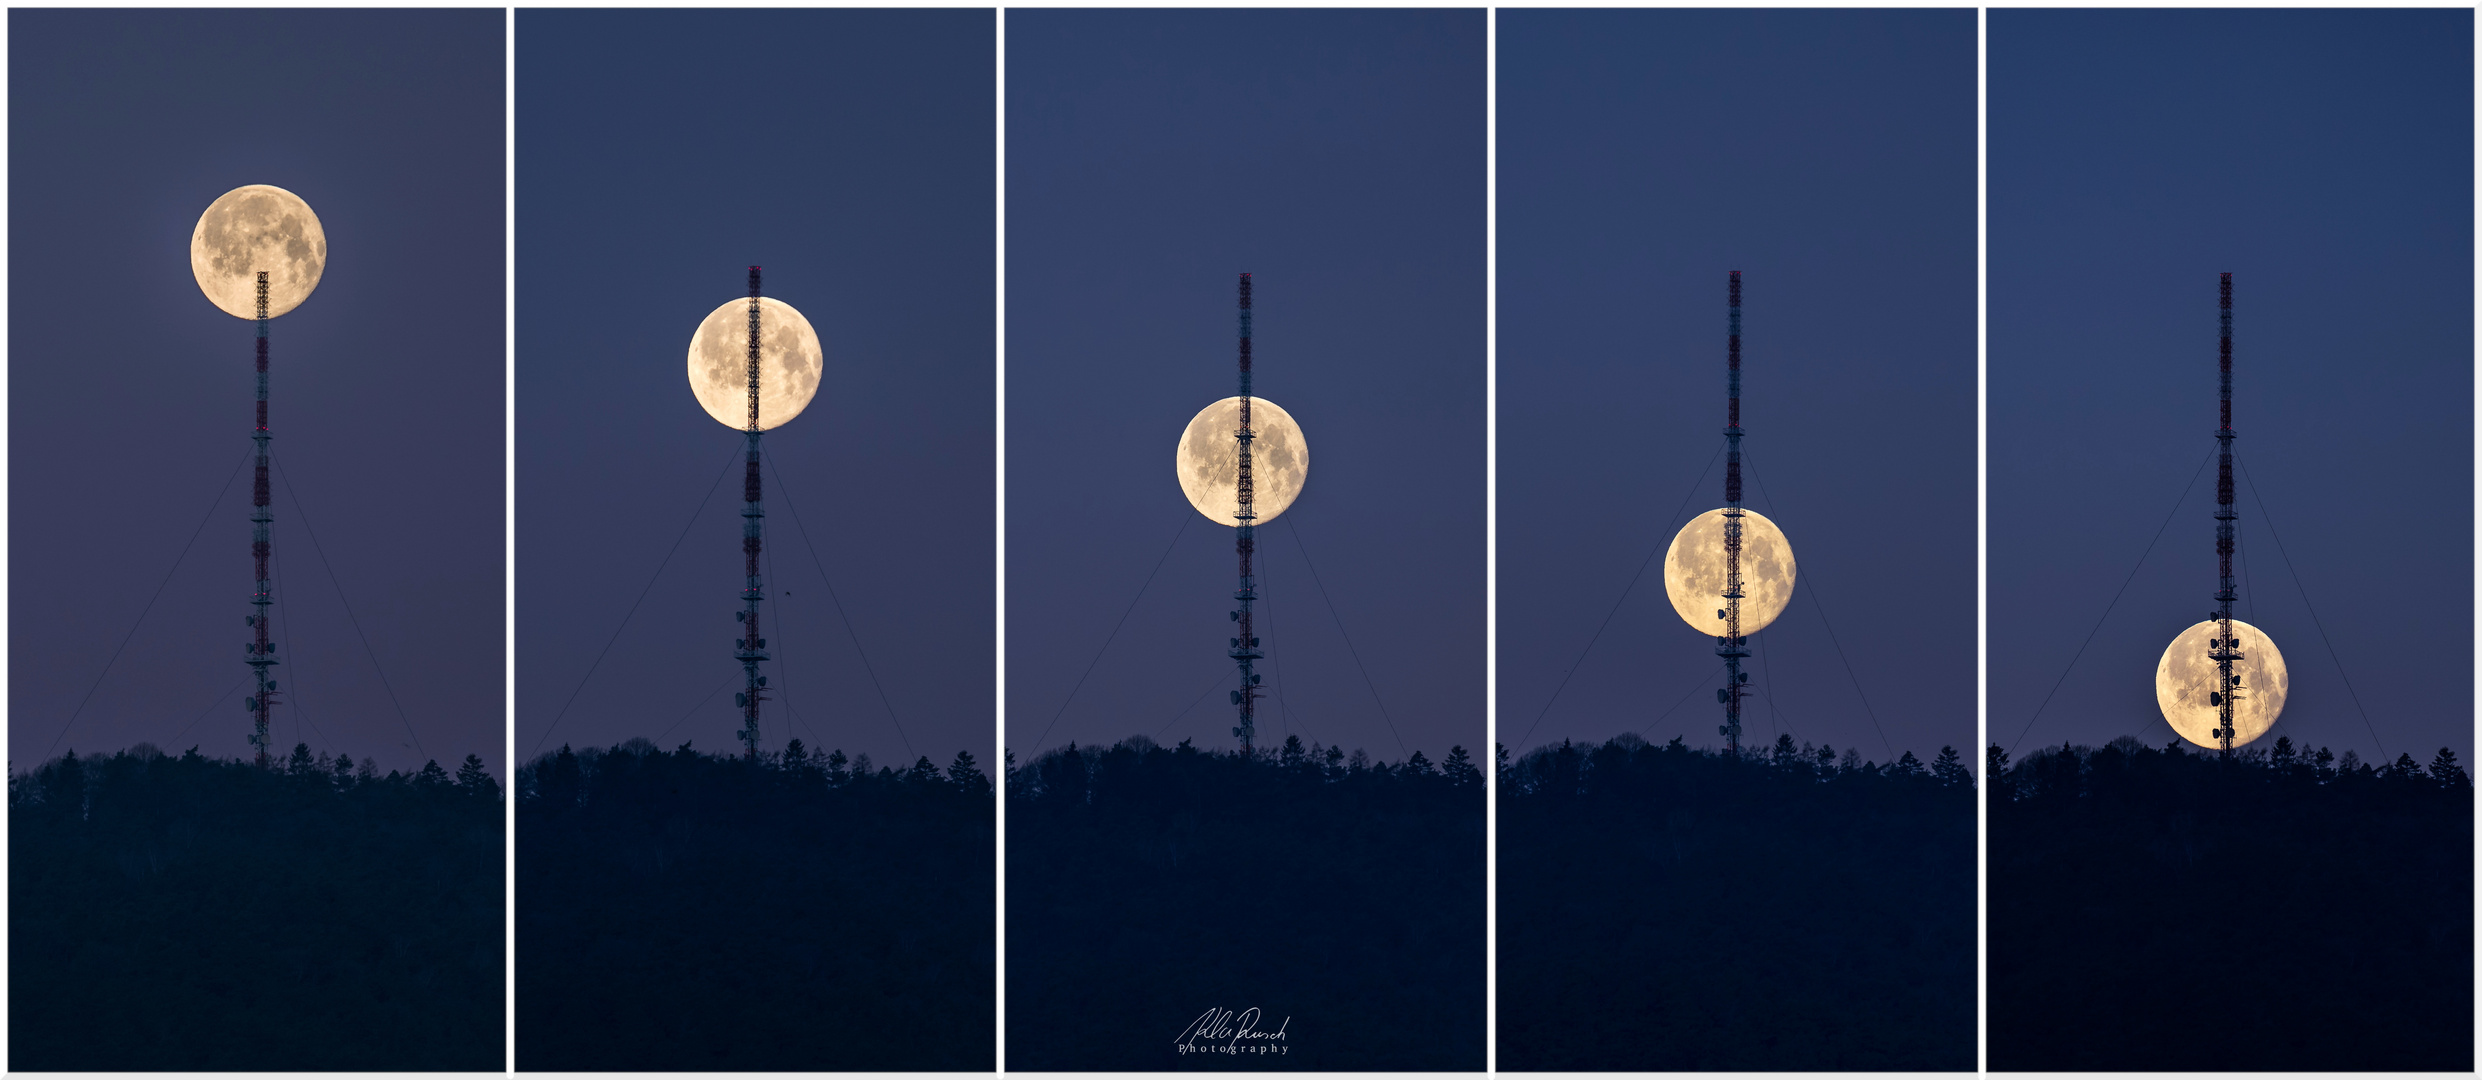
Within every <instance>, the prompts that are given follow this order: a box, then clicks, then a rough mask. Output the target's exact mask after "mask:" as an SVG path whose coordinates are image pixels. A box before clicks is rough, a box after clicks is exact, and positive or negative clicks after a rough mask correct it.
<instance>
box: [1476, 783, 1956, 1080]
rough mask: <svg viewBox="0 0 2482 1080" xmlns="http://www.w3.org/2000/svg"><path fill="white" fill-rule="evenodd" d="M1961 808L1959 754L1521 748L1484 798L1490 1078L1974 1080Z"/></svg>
mask: <svg viewBox="0 0 2482 1080" xmlns="http://www.w3.org/2000/svg"><path fill="white" fill-rule="evenodd" d="M1973 797H1974V793H1973V788H1972V784H1971V776H1970V773H1969V772H1968V770H1967V768H1966V767H1965V766H1964V765H1963V764H1962V763H1961V762H1959V761H1958V760H1957V759H1956V758H1955V756H1954V755H1953V754H1947V755H1943V756H1942V757H1941V758H1940V759H1939V761H1938V762H1937V763H1936V764H1935V765H1934V766H1933V767H1931V768H1925V767H1923V766H1922V765H1921V764H1920V763H1919V762H1918V761H1917V760H1916V759H1915V758H1914V757H1913V755H1912V754H1910V753H1907V754H1906V755H1904V757H1903V758H1901V759H1899V762H1898V763H1897V764H1895V765H1889V766H1870V765H1868V764H1866V763H1863V762H1861V761H1859V760H1858V758H1847V759H1846V760H1845V761H1844V762H1843V763H1838V762H1837V761H1836V760H1835V757H1834V755H1833V754H1832V753H1828V754H1825V755H1820V754H1818V753H1817V752H1815V751H1812V750H1810V749H1809V748H1807V747H1795V746H1794V745H1793V744H1792V742H1791V740H1790V737H1785V738H1784V739H1783V740H1782V741H1781V742H1779V743H1778V744H1777V747H1776V749H1775V750H1774V751H1773V752H1772V753H1769V754H1763V755H1762V754H1759V753H1755V752H1752V753H1750V754H1748V755H1747V756H1745V757H1743V758H1739V759H1735V758H1731V757H1727V756H1725V755H1723V754H1720V753H1715V752H1709V751H1703V750H1696V749H1691V748H1689V747H1686V746H1683V745H1681V743H1680V742H1679V741H1678V740H1674V741H1673V742H1672V743H1671V744H1670V745H1668V746H1662V747H1657V746H1652V745H1649V744H1647V743H1646V742H1645V741H1643V740H1641V739H1638V738H1636V737H1635V736H1626V735H1624V736H1622V737H1621V738H1619V739H1615V740H1613V741H1612V742H1609V743H1605V744H1602V745H1600V746H1595V745H1586V746H1570V745H1567V744H1565V743H1564V744H1562V745H1560V746H1557V747H1546V748H1543V749H1541V750H1538V751H1536V752H1534V753H1531V754H1528V755H1526V757H1525V758H1524V759H1523V760H1522V761H1520V762H1518V763H1516V764H1515V765H1514V766H1512V767H1509V768H1507V769H1505V770H1504V771H1503V773H1502V777H1501V787H1500V807H1499V813H1500V829H1499V862H1500V872H1499V898H1500V902H1499V1066H1500V1068H1502V1069H1506V1070H1522V1071H1544V1070H1561V1071H1569V1070H1620V1069H1625V1070H1726V1069H1733V1070H1741V1069H1763V1070H1770V1071H1808V1070H1830V1069H1833V1070H1854V1069H1871V1070H1931V1069H1965V1070H1970V1069H1972V1068H1973V1067H1974V938H1975V925H1974V923H1975V920H1974V816H1975V815H1974V805H1973Z"/></svg>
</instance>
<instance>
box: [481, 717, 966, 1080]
mask: <svg viewBox="0 0 2482 1080" xmlns="http://www.w3.org/2000/svg"><path fill="white" fill-rule="evenodd" d="M516 791H517V797H518V802H517V829H518V836H519V838H520V840H521V841H522V842H523V843H524V845H525V846H524V848H523V850H524V851H525V853H526V854H525V857H524V858H522V859H520V860H519V863H518V874H519V881H518V894H517V895H518V912H517V914H518V938H519V940H520V941H522V942H525V943H526V945H525V948H526V953H525V956H526V959H525V962H523V963H521V964H519V965H518V969H517V977H518V1010H519V1021H520V1022H519V1025H518V1045H517V1061H518V1067H519V1068H521V1069H526V1070H529V1071H533V1070H562V1071H566V1070H578V1071H618V1070H632V1071H634V1070H648V1069H654V1070H715V1071H786V1070H897V1069H944V1070H960V1071H969V1070H987V1069H989V1068H990V1067H991V1063H992V1060H993V1043H992V1020H991V1018H992V1015H993V1011H994V1008H995V1000H994V997H993V987H992V951H993V936H992V908H993V905H994V903H995V900H996V897H995V895H994V891H993V881H992V872H991V866H992V857H993V807H992V802H991V799H992V789H991V781H990V779H989V777H987V776H985V775H984V774H983V773H982V771H981V770H980V769H979V768H977V767H976V765H975V762H974V758H973V755H971V754H968V753H959V754H958V755H957V756H956V758H955V759H954V760H953V761H951V762H950V763H949V766H948V768H947V769H946V770H945V771H943V770H941V769H939V768H937V767H935V766H933V765H932V764H931V761H930V758H929V757H927V756H923V757H919V758H917V759H916V760H915V762H914V763H913V764H912V765H910V766H908V767H906V768H904V769H903V770H901V771H899V770H896V769H877V770H874V769H873V768H872V767H871V765H870V763H869V759H868V758H867V757H859V756H857V757H856V758H854V759H851V760H848V759H847V758H846V757H845V754H844V752H843V751H842V750H840V749H839V750H831V751H830V752H829V753H828V755H827V756H826V758H825V760H824V767H821V766H820V763H819V759H816V758H814V757H813V756H812V755H811V752H810V751H809V749H808V748H806V747H804V748H801V749H800V750H799V752H796V749H795V744H793V743H791V742H789V741H788V742H787V744H786V746H785V750H784V752H783V753H781V754H762V755H760V756H759V758H758V759H757V760H756V761H754V762H753V761H749V760H745V759H744V758H743V757H741V756H739V755H729V756H710V755H706V754H700V753H697V752H695V751H693V750H692V749H690V747H689V746H688V744H686V743H684V744H683V745H682V746H681V747H680V748H679V749H677V750H675V751H673V752H671V753H666V752H664V751H661V750H659V749H657V748H656V747H655V746H654V745H653V744H652V743H649V742H646V741H645V740H635V739H633V740H631V741H629V742H627V743H623V744H621V745H620V746H615V747H611V748H608V749H598V748H588V749H586V750H583V751H573V750H571V749H570V748H569V747H565V746H564V747H562V748H561V749H560V750H559V751H558V752H556V753H553V754H546V755H544V756H542V757H539V758H537V759H536V760H535V761H533V762H531V763H529V764H527V765H526V766H525V767H523V768H521V769H519V770H518V775H517V782H516Z"/></svg>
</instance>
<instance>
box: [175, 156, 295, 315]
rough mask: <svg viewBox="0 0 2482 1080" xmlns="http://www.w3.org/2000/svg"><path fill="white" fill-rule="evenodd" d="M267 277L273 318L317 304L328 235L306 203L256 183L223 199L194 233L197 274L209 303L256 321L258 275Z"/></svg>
mask: <svg viewBox="0 0 2482 1080" xmlns="http://www.w3.org/2000/svg"><path fill="white" fill-rule="evenodd" d="M261 270H265V271H267V316H268V317H269V318H271V319H272V318H274V317H276V316H278V315H282V314H284V313H285V312H288V311H291V310H293V309H294V308H297V307H300V306H301V303H302V301H304V300H307V299H310V292H311V290H313V289H316V288H318V287H319V275H321V274H322V273H325V272H326V270H327V231H326V230H325V229H322V228H320V226H319V215H317V214H313V213H311V212H310V204H309V203H306V202H303V201H302V197H301V196H299V195H295V194H293V193H292V192H290V191H286V190H285V189H283V188H280V187H274V186H271V185H267V184H249V185H245V186H242V187H237V188H234V189H233V190H231V191H227V192H225V193H224V194H222V195H220V196H217V198H216V200H215V202H213V203H211V204H209V205H208V207H207V212H206V213H204V214H200V215H199V216H198V228H197V229H196V230H194V231H192V232H191V233H190V273H191V274H193V275H195V276H196V277H197V278H198V291H200V292H203V293H205V294H207V299H208V301H209V302H211V303H213V304H215V306H216V307H217V308H218V309H220V310H222V311H223V312H224V313H225V314H227V315H230V316H233V317H234V318H237V319H256V318H258V317H259V311H258V289H259V284H258V275H259V271H261Z"/></svg>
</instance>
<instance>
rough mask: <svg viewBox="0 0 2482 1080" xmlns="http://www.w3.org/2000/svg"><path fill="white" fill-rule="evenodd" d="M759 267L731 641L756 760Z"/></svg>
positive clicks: (754, 274) (754, 276) (761, 696)
mask: <svg viewBox="0 0 2482 1080" xmlns="http://www.w3.org/2000/svg"><path fill="white" fill-rule="evenodd" d="M758 297H759V292H758V267H755V266H753V267H751V268H750V353H749V363H750V366H749V373H750V426H749V431H748V438H749V459H748V461H747V462H746V463H745V464H744V466H743V471H742V474H741V556H742V561H743V564H744V565H743V568H742V573H743V575H744V582H743V585H742V589H741V607H742V610H741V612H740V614H739V615H737V616H735V617H736V618H737V619H739V620H740V622H741V636H740V637H739V638H736V639H734V641H733V659H736V660H739V661H741V675H742V683H743V688H742V691H741V693H738V694H735V695H733V697H734V700H735V704H738V705H740V706H741V730H740V731H739V732H737V733H736V734H737V735H738V737H739V738H740V739H741V742H742V744H743V746H744V751H743V757H744V758H746V759H747V760H750V761H756V760H758V703H759V702H761V701H764V700H766V696H767V695H766V689H767V677H766V676H764V675H761V674H759V673H758V664H759V661H761V660H765V659H767V652H766V649H767V639H766V638H763V637H760V636H758V602H759V601H761V600H764V599H766V598H767V590H766V586H765V585H764V584H763V583H762V582H760V580H759V576H758V552H759V540H760V535H759V534H760V532H761V529H760V526H761V525H762V524H763V523H764V522H765V521H766V518H767V511H766V510H765V509H763V508H762V507H760V505H759V494H760V492H759V480H758V437H759V427H758Z"/></svg>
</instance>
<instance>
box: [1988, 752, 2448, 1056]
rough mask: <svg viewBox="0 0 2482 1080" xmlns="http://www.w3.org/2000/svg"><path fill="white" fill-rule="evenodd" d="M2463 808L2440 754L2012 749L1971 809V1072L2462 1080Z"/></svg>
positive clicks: (1996, 756) (1994, 755)
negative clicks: (2404, 1072) (1984, 932)
mask: <svg viewBox="0 0 2482 1080" xmlns="http://www.w3.org/2000/svg"><path fill="white" fill-rule="evenodd" d="M1991 753H1992V760H1993V761H1994V762H1997V763H2001V764H2003V765H2004V764H2005V762H2006V758H2005V756H2004V755H2001V754H2000V753H1999V751H1998V749H1997V748H1996V747H1994V748H1993V749H1992V751H1991ZM2472 815H2473V804H2472V787H2471V782H2470V779H2469V778H2467V777H2466V776H2465V774H2464V771H2463V770H2462V769H2461V768H2458V767H2457V766H2456V764H2455V759H2454V756H2453V755H2452V754H2449V753H2448V752H2446V751H2444V750H2443V751H2441V756H2440V757H2439V758H2436V759H2434V760H2433V761H2432V764H2431V767H2430V768H2429V769H2427V770H2424V769H2421V768H2419V767H2417V766H2416V765H2415V763H2414V761H2413V759H2412V756H2411V755H2410V754H2404V755H2399V756H2398V757H2397V759H2396V760H2395V761H2394V762H2393V763H2391V764H2390V765H2389V766H2388V767H2387V768H2386V769H2385V770H2374V769H2371V768H2370V767H2369V766H2367V765H2364V764H2362V763H2361V762H2360V761H2359V760H2358V758H2357V756H2356V755H2355V754H2354V753H2353V752H2351V751H2346V752H2345V753H2344V754H2343V755H2342V756H2341V757H2339V756H2338V755H2336V754H2334V753H2332V752H2330V751H2329V750H2328V749H2327V748H2325V747H2321V748H2319V749H2318V750H2317V751H2316V752H2315V753H2305V752H2304V751H2303V749H2302V748H2300V747H2298V746H2295V745H2293V744H2292V743H2291V742H2290V740H2289V738H2288V737H2287V738H2283V739H2279V740H2278V741H2277V742H2276V743H2275V745H2274V746H2272V747H2268V748H2263V749H2262V748H2259V747H2244V748H2243V749H2241V750H2240V751H2238V752H2236V753H2234V754H2233V755H2231V756H2230V758H2228V759H2227V758H2225V757H2223V756H2222V755H2219V754H2208V753H2194V752H2191V751H2190V750H2189V749H2187V748H2186V747H2184V746H2182V745H2181V744H2180V743H2179V742H2178V740H2174V741H2173V742H2172V743H2171V744H2169V745H2167V746H2165V747H2163V748H2160V749H2158V748H2155V747H2150V746H2145V745H2143V744H2141V743H2139V742H2138V741H2137V740H2135V739H2121V740H2115V741H2114V742H2113V743H2111V744H2110V745H2108V746H2104V747H2100V748H2092V747H2082V746H2069V745H2063V746H2058V747H2048V748H2045V749H2043V750H2040V751H2036V752H2034V753H2032V754H2029V755H2028V756H2027V757H2026V758H2025V759H2024V760H2022V761H2019V762H2017V763H2016V764H2015V765H2014V766H2012V767H2008V769H2007V771H2006V772H2005V773H2004V774H2002V775H2000V776H1999V777H1997V778H1996V779H1995V782H1994V783H1993V785H1992V799H1991V802H1990V809H1989V822H1990V853H1989V866H1990V876H1989V883H1988V895H1989V898H1990V899H1989V919H1990V944H1989V1054H1990V1056H1989V1062H1990V1067H1991V1068H1992V1069H1994V1070H2010V1071H2014V1070H2045V1071H2048V1070H2136V1069H2142V1070H2148V1071H2171V1070H2219V1071H2220V1070H2240V1071H2272V1070H2279V1069H2280V1070H2285V1071H2293V1070H2304V1071H2344V1070H2353V1071H2363V1070H2382V1069H2384V1070H2398V1069H2419V1070H2440V1071H2458V1072H2462V1071H2469V1070H2471V1068H2472V1067H2473V835H2472V820H2473V818H2472ZM2202 1007H2203V1008H2205V1009H2207V1010H2209V1011H2210V1012H2211V1014H2212V1016H2213V1018H2214V1022H2212V1023H2200V1022H2198V1017H2199V1011H2200V1009H2201V1008H2202ZM2100 1033H2108V1036H2107V1037H2105V1036H2103V1035H2102V1034H2100Z"/></svg>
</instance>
